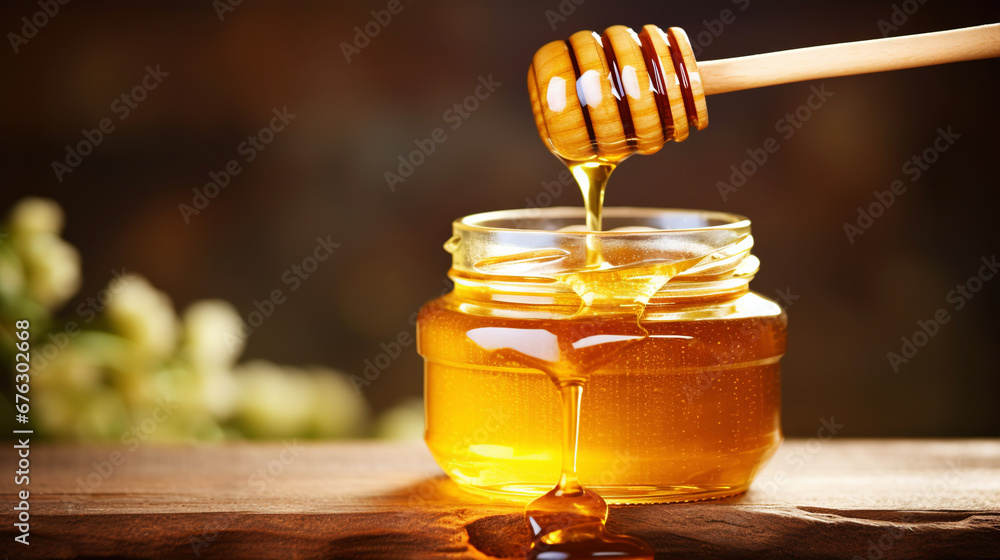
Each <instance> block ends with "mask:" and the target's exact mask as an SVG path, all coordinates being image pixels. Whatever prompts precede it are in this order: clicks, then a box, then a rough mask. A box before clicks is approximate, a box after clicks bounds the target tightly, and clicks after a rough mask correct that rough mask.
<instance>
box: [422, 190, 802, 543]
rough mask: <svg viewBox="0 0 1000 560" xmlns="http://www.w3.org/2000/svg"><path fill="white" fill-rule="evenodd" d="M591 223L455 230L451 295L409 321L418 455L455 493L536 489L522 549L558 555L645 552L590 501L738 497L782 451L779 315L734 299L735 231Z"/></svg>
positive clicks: (746, 260) (648, 215)
mask: <svg viewBox="0 0 1000 560" xmlns="http://www.w3.org/2000/svg"><path fill="white" fill-rule="evenodd" d="M604 214H605V215H604V217H603V221H604V222H605V224H606V225H609V226H610V227H611V228H612V230H611V231H602V232H587V231H585V230H583V231H581V228H580V227H579V226H580V225H581V223H582V222H583V221H584V220H585V215H586V213H585V211H584V210H583V209H581V208H550V209H544V210H541V211H539V210H521V211H506V212H493V213H487V214H481V215H476V216H470V217H468V218H465V219H463V220H459V221H457V222H456V223H455V226H454V228H455V236H454V237H453V238H452V240H450V241H449V243H448V244H446V247H447V248H448V249H449V250H450V251H451V252H452V253H453V266H452V269H451V271H450V272H449V276H450V277H451V278H452V280H453V281H454V282H455V289H454V290H453V291H452V292H451V293H449V294H446V295H445V296H443V297H441V298H439V299H437V300H434V301H432V302H430V303H428V304H427V305H426V306H424V308H423V309H422V310H421V313H420V317H419V320H418V350H419V352H420V354H421V355H422V356H423V357H424V359H425V398H426V410H427V432H426V440H427V444H428V446H429V447H430V449H431V452H432V454H433V455H434V457H435V458H436V460H437V461H438V463H439V464H440V465H441V467H442V468H443V469H444V471H445V472H446V473H447V474H448V475H449V476H450V477H451V478H452V479H454V480H455V481H456V482H457V483H458V484H459V485H460V486H462V487H463V488H465V489H467V490H469V491H472V492H475V493H480V494H484V495H488V496H492V497H508V498H515V499H527V498H531V497H535V496H539V495H543V494H544V496H543V497H542V498H540V499H536V500H535V501H534V502H532V503H531V504H529V506H528V509H527V511H526V516H527V517H528V521H529V524H530V525H531V526H532V528H533V530H535V533H536V536H537V537H538V540H536V545H538V544H539V543H543V544H546V546H547V547H548V548H544V547H543V548H542V550H557V549H558V550H560V551H562V552H565V553H569V552H571V550H567V549H566V547H569V548H570V549H573V550H576V552H573V553H572V554H570V556H567V557H570V558H575V557H580V554H579V553H580V552H581V550H584V551H585V550H591V551H593V550H598V551H604V552H609V551H612V549H614V550H620V549H621V547H625V548H629V547H632V550H633V551H642V550H644V549H643V548H641V547H642V546H645V545H642V544H641V543H640V542H638V541H634V539H629V538H627V537H619V536H615V535H610V534H608V533H607V532H606V531H605V530H604V529H603V525H601V524H602V523H603V520H604V519H605V518H606V516H607V507H606V505H605V500H607V501H609V502H612V503H622V502H626V503H640V502H664V501H678V500H692V499H705V498H716V497H721V496H730V495H734V494H738V493H740V492H743V491H745V490H746V489H747V487H748V485H749V483H750V481H751V479H752V477H753V475H754V473H755V472H756V471H757V469H759V467H760V466H761V465H762V464H763V462H764V461H766V459H767V458H768V457H769V456H770V455H771V454H772V453H773V452H774V450H775V449H776V447H777V445H778V444H779V442H780V440H781V431H780V424H779V410H780V383H779V369H778V360H779V358H780V357H781V355H782V354H783V353H784V351H785V316H784V313H783V312H782V311H781V309H780V307H778V306H777V304H775V303H773V302H771V301H769V300H767V299H765V298H763V297H761V296H759V295H757V294H754V293H753V292H751V291H749V287H748V284H749V281H750V279H751V278H752V277H753V274H754V273H755V272H756V271H757V268H758V261H757V259H756V257H754V256H753V255H751V254H750V249H751V248H752V237H751V236H750V231H749V221H747V220H745V219H743V218H742V217H739V216H735V215H731V214H724V213H713V212H695V211H681V210H653V209H635V208H608V209H604ZM572 226H577V227H575V228H574V227H572ZM616 228H623V229H616ZM560 229H562V230H563V231H559V230H560ZM595 251H598V252H599V258H595V256H594V252H595ZM595 262H596V263H597V264H595ZM553 485H556V488H555V489H553ZM550 489H551V491H550ZM546 492H548V493H546ZM602 498H603V499H602ZM594 523H597V524H598V525H601V526H600V527H598V526H597V525H594ZM567 533H572V534H571V535H570V534H567ZM595 539H596V540H595ZM581 542H590V543H591V544H592V545H595V546H597V545H600V546H597V548H594V547H590V548H588V546H590V545H587V546H583V545H580V543H581ZM595 543H596V544H595ZM578 545H580V546H582V548H580V546H578ZM560 547H561V548H560ZM608 547H611V548H608ZM615 547H618V548H615ZM643 555H644V553H635V554H634V555H633V556H634V557H642V556H643ZM584 556H586V555H584Z"/></svg>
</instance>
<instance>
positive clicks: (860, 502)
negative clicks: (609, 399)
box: [0, 439, 1000, 560]
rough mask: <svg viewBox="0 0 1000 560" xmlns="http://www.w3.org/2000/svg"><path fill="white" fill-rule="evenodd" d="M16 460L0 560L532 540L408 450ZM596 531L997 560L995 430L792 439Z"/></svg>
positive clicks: (6, 482) (437, 555) (510, 548)
mask: <svg viewBox="0 0 1000 560" xmlns="http://www.w3.org/2000/svg"><path fill="white" fill-rule="evenodd" d="M30 458H31V475H30V476H31V483H30V486H29V487H28V488H29V489H30V491H31V496H30V498H31V509H30V515H31V517H30V524H31V529H30V537H29V540H30V543H31V544H30V546H23V545H21V544H18V543H15V542H14V540H13V539H14V536H16V535H17V534H18V532H17V530H16V529H15V528H14V527H13V523H14V515H13V510H12V508H13V505H14V503H15V495H14V491H15V486H14V484H13V476H6V475H5V476H4V477H3V482H2V484H0V490H2V492H3V503H4V507H3V511H2V513H0V518H2V531H0V532H2V539H3V541H2V542H3V546H2V550H3V551H4V552H5V553H6V554H7V555H9V557H10V558H275V559H277V558H350V559H364V558H428V559H431V558H434V559H445V558H447V559H454V560H459V559H482V558H518V557H523V553H524V551H525V549H526V546H527V543H528V534H527V532H526V530H525V527H524V524H523V521H522V516H521V507H522V505H521V504H517V503H508V502H500V501H489V500H487V499H484V498H479V497H474V496H470V495H467V494H465V493H463V492H462V491H461V490H459V489H458V488H457V487H456V486H455V485H454V483H452V482H451V481H450V480H448V479H447V478H445V477H444V476H443V474H442V473H441V471H440V469H438V467H437V466H436V465H435V464H434V462H433V460H432V459H431V457H430V455H429V454H428V453H427V451H426V449H425V448H424V447H423V445H422V444H420V443H413V444H394V443H374V442H372V443H304V442H285V443H267V444H260V443H253V444H251V443H247V444H229V445H223V446H154V445H148V444H147V445H144V446H141V447H139V448H138V449H135V450H134V451H130V450H129V449H128V448H122V447H95V446H86V447H84V446H65V445H58V446H41V445H36V446H35V447H33V448H32V450H31V455H30ZM114 463H118V464H114ZM2 469H3V472H6V473H9V474H11V475H12V474H13V472H14V470H16V466H15V460H14V458H13V453H12V452H10V451H8V452H5V453H3V461H2ZM17 488H20V487H17ZM609 526H610V527H611V528H612V530H614V531H617V532H622V533H627V534H631V535H635V536H638V537H640V538H642V539H644V540H646V541H647V542H649V543H650V544H651V545H653V547H654V548H655V549H656V551H657V557H658V558H660V557H662V558H728V557H734V556H738V557H742V558H855V557H859V558H873V559H892V558H930V557H933V558H945V557H954V558H1000V440H948V441H943V440H846V439H845V440H830V441H825V442H823V441H820V440H817V439H812V440H790V441H787V442H786V443H785V444H784V445H783V446H782V448H781V450H780V451H779V452H778V454H777V455H776V456H775V458H774V459H772V460H771V462H770V463H769V464H768V466H767V467H766V468H765V469H764V470H763V471H762V472H761V473H760V475H759V476H758V478H757V480H756V482H755V483H754V486H753V488H752V489H751V490H750V492H748V493H747V494H746V495H745V496H742V497H739V498H734V499H730V500H725V501H718V502H702V503H689V504H663V505H643V506H613V507H612V511H611V517H610V521H609Z"/></svg>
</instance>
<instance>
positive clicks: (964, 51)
mask: <svg viewBox="0 0 1000 560" xmlns="http://www.w3.org/2000/svg"><path fill="white" fill-rule="evenodd" d="M996 56H1000V24H997V23H995V24H990V25H981V26H978V27H968V28H965V29H955V30H951V31H940V32H936V33H924V34H920V35H909V36H904V37H893V38H888V39H875V40H871V41H858V42H853V43H840V44H834V45H826V46H820V47H809V48H802V49H794V50H788V51H780V52H774V53H768V54H758V55H752V56H743V57H738V58H728V59H723V60H709V61H706V62H702V63H700V64H699V63H698V62H697V61H695V59H694V53H693V52H692V50H691V43H690V42H689V41H688V38H687V34H685V33H684V30H682V29H680V28H678V27H671V28H669V29H667V30H666V31H665V32H664V31H663V30H661V29H660V28H659V27H656V26H655V25H646V26H644V27H643V28H642V30H640V31H639V32H638V33H636V32H635V31H633V30H632V29H630V28H628V27H625V26H621V25H616V26H613V27H609V28H608V29H607V30H605V31H604V34H603V35H598V34H597V33H594V32H592V31H579V32H577V33H574V34H573V35H572V36H571V37H570V38H569V40H568V41H554V42H552V43H549V44H547V45H545V46H544V47H542V48H540V49H538V52H536V53H535V56H534V59H533V60H532V64H531V67H530V68H529V69H528V91H529V93H530V95H531V108H532V111H533V112H534V114H535V124H536V125H537V126H538V133H539V134H540V135H541V137H542V141H544V142H545V143H546V145H547V146H548V147H549V149H550V150H551V151H552V152H553V153H554V154H556V155H557V156H559V157H560V158H562V159H563V160H565V161H567V162H584V161H593V160H598V161H605V162H612V163H614V162H618V161H621V160H622V159H624V158H625V157H628V156H629V155H631V154H633V153H640V154H651V153H654V152H656V151H658V150H659V149H660V148H661V147H662V146H663V144H664V143H666V142H668V141H670V140H674V141H677V142H680V141H682V140H684V139H685V138H687V136H688V132H689V131H690V130H691V129H692V128H695V129H698V130H701V129H703V128H705V127H706V126H708V111H707V108H706V104H705V96H706V95H713V94H716V93H726V92H730V91H738V90H742V89H750V88H757V87H764V86H771V85H776V84H784V83H789V82H797V81H802V80H812V79H816V78H831V77H836V76H849V75H852V74H864V73H869V72H883V71H886V70H898V69H903V68H915V67H918V66H931V65H934V64H943V63H946V62H958V61H962V60H977V59H982V58H992V57H996Z"/></svg>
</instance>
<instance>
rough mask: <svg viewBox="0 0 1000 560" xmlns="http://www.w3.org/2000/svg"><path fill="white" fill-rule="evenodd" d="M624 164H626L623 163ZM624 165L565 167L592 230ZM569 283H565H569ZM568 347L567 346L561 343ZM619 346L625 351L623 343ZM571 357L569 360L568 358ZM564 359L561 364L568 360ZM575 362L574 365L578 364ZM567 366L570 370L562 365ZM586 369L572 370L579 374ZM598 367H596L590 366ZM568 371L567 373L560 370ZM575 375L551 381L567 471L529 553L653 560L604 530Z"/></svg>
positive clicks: (592, 262) (585, 312) (584, 311)
mask: <svg viewBox="0 0 1000 560" xmlns="http://www.w3.org/2000/svg"><path fill="white" fill-rule="evenodd" d="M633 142H634V139H630V145H631V144H632V143H633ZM622 159H624V158H622ZM620 161H621V160H618V161H614V162H609V161H586V162H572V161H565V160H564V162H565V163H566V165H567V167H569V170H570V172H571V173H572V174H573V177H574V178H575V179H576V182H577V185H578V186H579V188H580V194H581V195H582V196H583V204H584V208H585V210H586V219H587V230H589V231H602V225H603V224H602V220H601V210H602V208H603V207H604V192H605V189H606V188H607V185H608V179H609V178H610V177H611V173H612V172H613V171H614V170H615V168H616V167H617V165H618V163H619V162H620ZM603 262H604V261H603V259H602V258H601V246H600V237H599V236H597V235H590V236H588V237H587V266H586V270H585V271H583V274H587V273H588V272H591V273H597V272H598V271H600V270H601V269H602V268H603V266H602V265H603ZM564 281H566V280H564ZM636 303H637V304H638V305H636V306H635V311H634V312H635V313H636V326H637V327H638V329H639V330H640V331H641V332H642V333H643V334H642V335H640V336H637V337H635V338H634V339H633V340H635V339H642V338H645V337H646V336H647V335H648V333H647V332H646V330H645V329H644V328H642V325H640V324H638V320H639V317H640V316H641V315H642V311H643V309H644V308H645V305H644V304H645V301H638V300H637V301H636ZM600 315H601V311H598V310H596V309H594V308H593V307H592V306H591V305H588V304H587V302H586V301H585V302H584V305H583V307H581V309H580V312H579V313H578V314H577V316H578V317H599V316H600ZM560 342H563V341H560ZM614 346H618V347H623V346H624V345H623V344H621V343H617V344H614ZM567 357H568V356H567ZM567 357H564V358H562V359H566V358H567ZM574 361H575V360H574ZM563 365H564V366H565V365H566V364H563ZM582 365H583V364H572V366H573V367H570V369H572V370H575V369H577V368H578V367H579V366H582ZM591 365H593V364H591ZM560 369H563V368H560ZM574 373H575V375H572V376H569V377H562V376H557V375H552V373H551V372H549V375H550V377H551V378H552V380H553V382H554V383H555V385H556V387H557V388H558V389H559V393H560V397H561V401H562V408H563V415H562V416H563V417H562V422H563V429H562V469H561V471H562V472H561V474H560V476H559V481H558V482H557V483H556V485H555V487H554V488H553V489H552V490H549V491H548V492H547V493H546V494H544V495H542V496H540V497H538V498H535V499H534V500H532V501H531V502H530V503H529V504H528V505H527V506H526V507H525V510H524V516H525V519H526V520H527V522H528V525H529V527H530V529H531V533H532V536H533V541H532V544H531V550H530V551H529V552H528V555H527V558H528V559H529V560H536V559H541V558H546V557H552V558H555V557H558V558H561V559H565V560H579V559H587V558H608V557H613V558H619V559H628V558H632V559H650V560H652V558H653V551H652V549H651V548H650V547H649V545H647V544H646V543H645V542H643V541H641V540H639V539H636V538H633V537H629V536H625V535H616V534H614V533H611V532H610V531H608V530H607V528H606V527H605V522H606V521H607V518H608V504H607V502H605V501H604V498H602V497H601V496H600V495H599V494H598V493H596V492H594V491H591V490H588V489H586V488H584V487H583V486H582V485H581V484H580V481H579V479H578V476H577V451H578V449H579V440H580V404H581V402H582V399H583V394H584V387H585V385H586V381H587V378H588V377H589V373H590V372H589V371H588V372H574Z"/></svg>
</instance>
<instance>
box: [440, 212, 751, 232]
mask: <svg viewBox="0 0 1000 560" xmlns="http://www.w3.org/2000/svg"><path fill="white" fill-rule="evenodd" d="M670 217H683V218H685V219H686V220H690V219H692V218H700V219H702V220H703V221H704V222H706V225H702V226H697V227H667V228H644V229H641V230H625V231H622V230H613V229H612V230H602V231H584V230H572V231H560V230H554V229H531V228H522V227H500V226H495V225H494V226H491V225H487V224H489V223H496V222H505V221H506V222H513V223H514V224H518V223H525V222H530V221H539V220H542V219H576V220H578V222H577V223H580V224H582V223H583V222H584V221H585V219H586V213H585V209H584V208H583V207H580V206H552V207H549V208H520V209H516V210H494V211H490V212H480V213H477V214H470V215H468V216H464V217H462V218H459V219H457V220H455V221H454V222H452V227H453V228H454V231H455V233H456V234H457V233H459V232H461V231H468V232H482V233H487V232H516V233H518V234H524V235H532V234H538V235H549V236H551V235H565V236H567V237H577V236H581V237H585V236H594V235H598V236H602V237H607V236H633V235H650V234H651V233H681V232H698V231H721V230H738V229H744V228H749V227H750V219H749V218H747V217H746V216H742V215H740V214H735V213H731V212H719V211H714V210H696V209H685V208H647V207H636V206H612V207H605V208H604V209H603V211H602V218H603V219H604V220H605V221H614V220H615V219H626V218H635V219H639V218H650V219H654V218H661V219H667V218H670Z"/></svg>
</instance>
